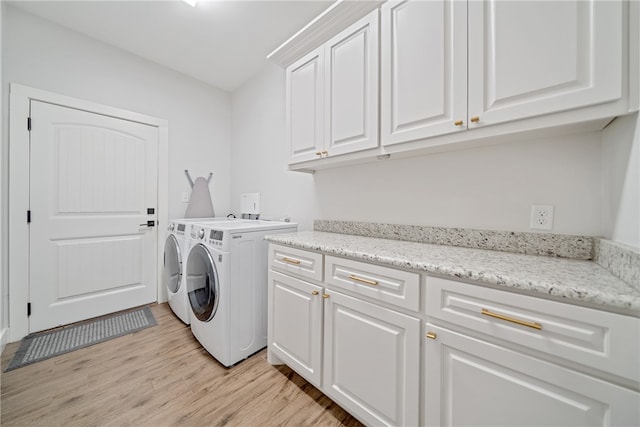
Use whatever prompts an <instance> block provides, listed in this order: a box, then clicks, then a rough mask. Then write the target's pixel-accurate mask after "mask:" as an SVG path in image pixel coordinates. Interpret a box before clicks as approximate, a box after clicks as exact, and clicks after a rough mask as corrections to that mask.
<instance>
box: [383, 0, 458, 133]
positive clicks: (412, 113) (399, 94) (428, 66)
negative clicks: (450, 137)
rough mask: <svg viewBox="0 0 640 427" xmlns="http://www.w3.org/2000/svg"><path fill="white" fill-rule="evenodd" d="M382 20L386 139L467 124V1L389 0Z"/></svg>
mask: <svg viewBox="0 0 640 427" xmlns="http://www.w3.org/2000/svg"><path fill="white" fill-rule="evenodd" d="M381 20H382V22H381V132H382V135H381V137H382V138H381V139H382V144H383V145H390V144H394V143H398V142H404V141H409V140H415V139H420V138H429V137H432V136H436V135H444V134H447V133H452V132H457V131H461V130H463V129H466V126H464V125H465V124H466V117H467V2H466V1H448V0H439V1H435V0H434V1H406V0H405V1H390V2H387V3H385V4H384V5H382V18H381Z"/></svg>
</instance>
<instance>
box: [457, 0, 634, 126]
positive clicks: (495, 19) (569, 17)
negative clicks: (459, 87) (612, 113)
mask: <svg viewBox="0 0 640 427" xmlns="http://www.w3.org/2000/svg"><path fill="white" fill-rule="evenodd" d="M468 7H469V111H468V114H469V120H472V118H473V117H474V116H475V117H477V118H478V121H476V122H472V123H470V125H469V127H470V128H473V127H474V126H482V125H488V124H494V123H500V122H506V121H510V120H515V119H520V118H524V117H533V116H539V115H543V114H547V113H553V112H558V111H563V110H569V109H574V108H579V107H585V106H589V105H595V104H600V103H604V102H608V101H614V100H617V99H619V98H621V96H622V76H623V51H622V47H623V45H624V44H623V37H624V36H625V34H626V24H625V22H624V19H623V6H622V2H620V1H599V0H574V1H570V0H566V1H508V0H493V1H491V0H485V1H472V2H469V6H468Z"/></svg>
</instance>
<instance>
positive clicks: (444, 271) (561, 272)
mask: <svg viewBox="0 0 640 427" xmlns="http://www.w3.org/2000/svg"><path fill="white" fill-rule="evenodd" d="M266 239H267V240H268V241H270V242H272V243H278V244H282V245H287V246H292V247H296V248H300V249H307V250H312V251H318V252H322V253H324V254H328V255H337V256H344V257H349V258H355V259H360V260H363V261H370V262H375V263H380V264H386V265H390V266H395V267H402V268H407V269H411V270H417V271H424V272H427V273H434V274H438V275H443V276H450V277H454V278H461V279H467V280H474V281H477V282H480V283H485V284H489V285H494V286H500V287H505V288H510V289H512V290H518V291H525V292H529V293H531V292H532V293H534V294H535V293H539V294H543V295H545V296H548V297H551V298H553V299H555V300H559V301H565V302H570V303H575V304H580V305H586V306H590V307H596V308H600V309H603V310H607V311H614V312H619V313H623V314H629V315H633V316H637V317H640V290H638V289H636V288H634V287H632V286H630V285H628V284H627V283H625V282H623V281H622V280H620V279H618V278H616V277H615V276H613V275H612V274H611V273H610V272H609V271H607V270H606V269H604V268H602V267H601V266H599V265H598V264H596V263H595V262H592V261H584V260H574V259H563V258H551V257H544V256H536V255H526V254H517V253H507V252H498V251H492V250H486V249H472V248H461V247H454V246H443V245H434V244H427V243H416V242H407V241H401V240H388V239H379V238H373V237H363V236H353V235H347V234H338V233H327V232H321V231H302V232H298V233H287V234H276V235H271V236H267V238H266Z"/></svg>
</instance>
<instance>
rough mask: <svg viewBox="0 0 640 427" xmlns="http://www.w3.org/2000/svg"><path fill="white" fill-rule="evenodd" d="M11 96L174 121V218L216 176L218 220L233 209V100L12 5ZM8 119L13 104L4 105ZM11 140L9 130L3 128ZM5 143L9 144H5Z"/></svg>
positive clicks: (8, 25) (7, 66)
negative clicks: (26, 93) (17, 86)
mask: <svg viewBox="0 0 640 427" xmlns="http://www.w3.org/2000/svg"><path fill="white" fill-rule="evenodd" d="M4 21H5V29H4V31H5V46H3V51H2V55H3V57H4V61H3V62H4V76H3V78H4V80H3V83H4V89H5V90H6V91H8V89H7V87H8V86H7V83H10V82H15V83H21V84H24V85H26V86H31V87H34V88H37V89H43V90H47V91H50V92H56V93H60V94H63V95H67V96H72V97H76V98H80V99H85V100H89V101H93V102H97V103H101V104H105V105H109V106H113V107H117V108H122V109H126V110H130V111H135V112H139V113H142V114H146V115H150V116H155V117H159V118H163V119H167V120H168V121H169V159H170V160H169V217H171V218H175V217H181V216H183V214H184V211H185V209H186V204H182V203H181V202H180V195H181V193H182V192H183V191H189V190H190V188H189V184H188V182H187V180H186V178H185V176H184V170H185V169H189V171H190V172H191V173H192V176H193V177H194V179H195V177H196V176H205V177H206V176H207V175H208V174H209V172H213V174H214V176H213V180H212V184H211V187H210V189H211V193H212V198H213V203H214V208H215V209H216V213H217V214H220V215H222V214H226V213H227V212H228V211H229V209H230V207H229V201H230V198H229V188H230V187H229V179H230V170H231V166H230V141H231V128H230V126H231V117H230V95H229V94H228V93H227V92H224V91H222V90H218V89H215V88H213V87H211V86H209V85H207V84H205V83H203V82H200V81H198V80H194V79H192V78H190V77H187V76H185V75H182V74H180V73H177V72H174V71H171V70H169V69H167V68H165V67H162V66H160V65H157V64H155V63H153V62H150V61H147V60H144V59H142V58H140V57H137V56H135V55H132V54H130V53H127V52H125V51H122V50H120V49H117V48H114V47H111V46H109V45H106V44H104V43H102V42H99V41H97V40H95V39H91V38H89V37H87V36H84V35H82V34H79V33H76V32H73V31H70V30H67V29H65V28H63V27H61V26H58V25H56V24H52V23H50V22H48V21H45V20H43V19H41V18H38V17H35V16H33V15H30V14H26V13H24V12H22V11H21V10H19V9H16V8H13V7H11V6H8V7H7V8H6V9H5V17H4ZM3 105H4V107H5V108H4V111H5V113H4V114H5V115H6V110H7V109H6V105H7V102H6V100H3ZM4 135H5V136H6V129H4ZM5 141H6V138H5Z"/></svg>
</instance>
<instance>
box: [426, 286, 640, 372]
mask: <svg viewBox="0 0 640 427" xmlns="http://www.w3.org/2000/svg"><path fill="white" fill-rule="evenodd" d="M426 287H427V290H426V310H427V311H426V312H427V315H428V316H430V317H432V318H436V319H441V320H444V321H447V322H450V323H451V324H455V325H459V326H462V327H465V328H467V329H470V330H473V331H477V332H480V333H483V334H486V335H490V336H492V337H495V338H499V339H502V340H505V341H508V342H511V343H515V344H518V345H521V346H524V347H528V348H531V349H534V350H537V351H540V352H543V353H547V354H549V355H553V356H556V357H560V358H563V359H567V360H570V361H572V362H577V363H580V364H582V365H585V366H588V367H591V368H594V369H597V370H600V371H603V372H607V373H610V374H613V375H617V376H620V377H622V378H626V379H629V380H632V381H634V382H636V383H637V382H638V381H640V364H638V360H639V359H640V350H639V347H640V319H637V318H634V317H630V316H623V315H620V314H615V313H609V312H605V311H600V310H596V309H591V308H586V307H578V306H575V305H570V304H564V303H561V302H555V301H548V300H544V299H541V298H535V297H530V296H526V295H519V294H515V293H511V292H507V291H501V290H496V289H489V288H485V287H482V286H477V285H470V284H466V283H460V282H455V281H452V280H447V279H441V278H436V277H428V278H427V286H426Z"/></svg>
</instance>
